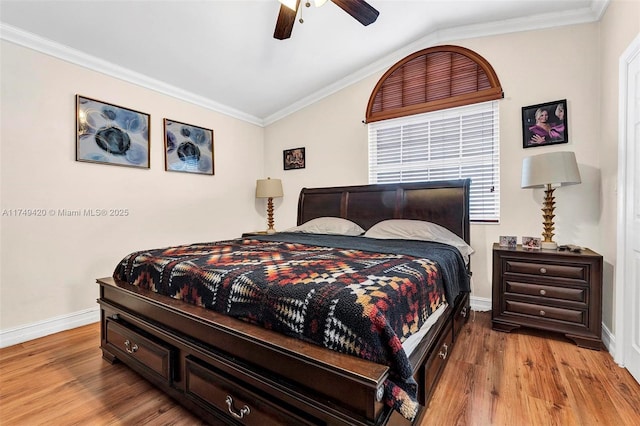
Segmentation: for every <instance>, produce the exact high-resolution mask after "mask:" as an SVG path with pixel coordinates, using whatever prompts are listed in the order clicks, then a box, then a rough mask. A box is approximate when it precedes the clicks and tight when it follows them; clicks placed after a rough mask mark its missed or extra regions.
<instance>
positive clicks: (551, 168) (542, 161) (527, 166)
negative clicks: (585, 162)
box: [521, 151, 581, 250]
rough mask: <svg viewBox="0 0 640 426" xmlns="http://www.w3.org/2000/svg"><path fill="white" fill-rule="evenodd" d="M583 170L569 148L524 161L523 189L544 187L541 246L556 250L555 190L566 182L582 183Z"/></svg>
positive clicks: (568, 183) (566, 183) (571, 183)
mask: <svg viewBox="0 0 640 426" xmlns="http://www.w3.org/2000/svg"><path fill="white" fill-rule="evenodd" d="M580 182H581V180H580V171H579V170H578V163H577V162H576V155H575V154H574V153H573V152H569V151H559V152H549V153H546V154H540V155H533V156H531V157H527V158H525V159H523V160H522V184H521V187H522V188H545V190H544V203H543V207H542V219H543V221H542V226H543V232H542V237H543V238H544V239H543V241H542V243H541V248H543V249H552V250H555V249H556V248H557V247H558V245H557V244H556V243H555V242H554V241H553V235H554V233H553V230H554V229H555V228H554V226H553V218H554V217H555V215H554V214H553V211H554V209H555V199H554V197H553V191H554V190H555V189H556V188H557V187H559V186H563V185H573V184H576V183H580Z"/></svg>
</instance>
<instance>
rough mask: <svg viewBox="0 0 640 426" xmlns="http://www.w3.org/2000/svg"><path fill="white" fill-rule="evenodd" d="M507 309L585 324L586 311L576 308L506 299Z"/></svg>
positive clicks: (518, 312) (538, 316)
mask: <svg viewBox="0 0 640 426" xmlns="http://www.w3.org/2000/svg"><path fill="white" fill-rule="evenodd" d="M505 304H506V306H505V308H506V309H505V311H506V312H513V313H517V314H524V315H530V316H533V317H536V318H547V319H554V320H561V321H567V322H573V323H577V324H584V312H583V311H578V310H574V309H565V308H556V307H552V306H544V305H536V304H533V303H523V302H515V301H512V300H505Z"/></svg>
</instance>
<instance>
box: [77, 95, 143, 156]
mask: <svg viewBox="0 0 640 426" xmlns="http://www.w3.org/2000/svg"><path fill="white" fill-rule="evenodd" d="M149 120H150V116H149V114H145V113H143V112H140V111H135V110H132V109H129V108H124V107H121V106H117V105H113V104H109V103H106V102H102V101H98V100H96V99H91V98H87V97H85V96H80V95H76V161H86V162H90V163H102V164H113V165H117V166H129V167H140V168H146V169H148V168H149V163H150V156H149V140H150V139H149Z"/></svg>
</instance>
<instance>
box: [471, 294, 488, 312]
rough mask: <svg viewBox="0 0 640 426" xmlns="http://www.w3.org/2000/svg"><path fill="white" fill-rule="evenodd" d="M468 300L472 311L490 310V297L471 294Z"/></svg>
mask: <svg viewBox="0 0 640 426" xmlns="http://www.w3.org/2000/svg"><path fill="white" fill-rule="evenodd" d="M469 302H470V303H471V310H472V311H480V312H486V311H490V310H491V299H487V298H486V297H477V296H471V298H470V299H469Z"/></svg>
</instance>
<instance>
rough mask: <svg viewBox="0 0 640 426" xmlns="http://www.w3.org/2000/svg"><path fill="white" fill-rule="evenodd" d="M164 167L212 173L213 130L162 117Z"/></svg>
mask: <svg viewBox="0 0 640 426" xmlns="http://www.w3.org/2000/svg"><path fill="white" fill-rule="evenodd" d="M164 145H165V169H166V170H167V171H172V172H188V173H200V174H206V175H213V130H209V129H203V128H202V127H197V126H192V125H190V124H185V123H180V122H178V121H174V120H169V119H168V118H165V119H164Z"/></svg>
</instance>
